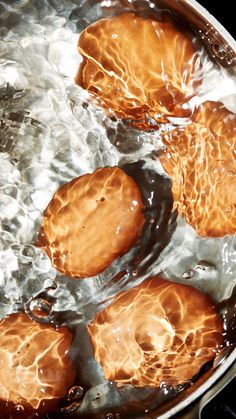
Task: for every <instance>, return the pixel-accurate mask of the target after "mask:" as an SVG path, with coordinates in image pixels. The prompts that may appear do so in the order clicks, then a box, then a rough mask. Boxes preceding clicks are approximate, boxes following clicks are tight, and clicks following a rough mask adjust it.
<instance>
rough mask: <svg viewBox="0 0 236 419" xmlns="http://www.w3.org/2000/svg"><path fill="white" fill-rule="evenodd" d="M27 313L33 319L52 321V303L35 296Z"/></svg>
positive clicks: (44, 321)
mask: <svg viewBox="0 0 236 419" xmlns="http://www.w3.org/2000/svg"><path fill="white" fill-rule="evenodd" d="M27 313H28V315H29V316H30V317H31V318H32V320H34V321H36V322H39V323H47V322H50V321H51V313H52V305H51V304H50V303H49V302H48V301H47V300H44V299H43V298H34V299H32V300H31V301H30V302H29V304H28V307H27Z"/></svg>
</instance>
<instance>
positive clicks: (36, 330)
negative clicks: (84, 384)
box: [0, 313, 75, 419]
mask: <svg viewBox="0 0 236 419" xmlns="http://www.w3.org/2000/svg"><path fill="white" fill-rule="evenodd" d="M71 342H72V335H71V334H70V333H69V331H68V329H67V328H66V327H61V328H59V329H57V330H56V329H54V328H53V327H52V326H51V325H46V324H39V323H35V322H34V321H32V320H31V319H30V318H29V317H28V315H27V314H25V313H14V314H11V315H9V316H7V317H5V318H4V319H3V320H2V321H1V322H0V412H1V417H6V418H8V417H9V418H14V419H15V418H18V417H23V418H24V419H27V418H32V417H39V416H41V415H43V414H46V413H49V412H51V411H53V410H54V409H56V408H57V407H58V402H59V400H60V399H61V398H63V397H64V396H65V395H66V394H67V392H68V391H69V389H70V387H71V386H72V384H73V381H74V378H75V372H74V369H73V367H72V364H71V361H70V358H69V354H68V352H69V349H70V346H71Z"/></svg>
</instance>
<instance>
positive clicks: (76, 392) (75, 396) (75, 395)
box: [66, 386, 84, 402]
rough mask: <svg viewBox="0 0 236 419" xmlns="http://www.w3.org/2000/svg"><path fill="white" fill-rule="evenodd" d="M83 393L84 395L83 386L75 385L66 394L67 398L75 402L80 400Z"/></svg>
mask: <svg viewBox="0 0 236 419" xmlns="http://www.w3.org/2000/svg"><path fill="white" fill-rule="evenodd" d="M83 395H84V389H83V387H80V386H74V387H71V389H70V390H69V392H68V394H67V396H66V400H67V401H73V402H75V401H78V400H80V399H81V398H82V397H83Z"/></svg>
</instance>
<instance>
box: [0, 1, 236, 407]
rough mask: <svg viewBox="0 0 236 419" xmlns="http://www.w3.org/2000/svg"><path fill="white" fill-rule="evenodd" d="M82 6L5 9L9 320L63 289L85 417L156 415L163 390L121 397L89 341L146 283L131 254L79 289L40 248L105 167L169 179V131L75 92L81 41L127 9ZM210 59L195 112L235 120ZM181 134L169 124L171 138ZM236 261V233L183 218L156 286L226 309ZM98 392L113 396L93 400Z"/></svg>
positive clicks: (1, 297) (2, 97)
mask: <svg viewBox="0 0 236 419" xmlns="http://www.w3.org/2000/svg"><path fill="white" fill-rule="evenodd" d="M76 3H78V2H76V1H75V2H73V1H69V0H63V1H60V2H57V1H53V0H51V1H48V2H44V1H21V2H18V1H16V2H14V1H11V2H7V1H6V2H2V3H1V5H0V28H1V29H0V34H1V36H2V40H1V41H0V51H1V52H0V70H1V71H0V106H1V109H0V128H1V139H0V169H1V170H0V221H1V224H0V301H1V304H0V317H1V318H3V317H4V316H5V315H6V314H8V313H11V312H14V311H17V310H19V309H21V308H23V304H24V303H26V302H27V301H28V300H29V298H32V297H33V296H36V295H37V294H38V293H40V292H41V290H43V289H44V288H45V287H49V286H50V285H52V283H53V281H56V282H57V283H58V286H57V288H56V289H51V288H50V289H49V290H48V291H47V295H48V296H50V298H51V300H52V301H53V316H54V318H55V321H57V320H60V322H62V323H65V324H67V323H70V324H73V325H76V327H77V333H76V339H75V345H74V349H73V356H74V358H77V357H78V356H80V359H81V360H82V361H83V363H84V364H83V365H84V369H85V370H84V371H81V375H82V377H83V378H84V381H85V382H86V384H87V386H88V387H89V388H90V390H89V391H88V392H87V394H86V396H85V399H84V401H83V404H82V405H81V410H82V411H84V412H86V411H91V412H94V411H101V410H102V409H103V408H104V406H105V407H106V408H109V407H110V405H109V400H111V399H112V400H113V403H114V406H121V405H122V404H123V403H124V404H125V403H126V402H127V399H128V400H129V403H130V404H131V405H132V403H133V404H135V401H136V400H141V399H143V398H144V399H145V397H146V398H147V399H148V402H147V405H148V406H149V405H150V397H151V400H152V402H153V406H155V403H156V404H157V402H156V401H155V400H156V393H155V392H154V391H151V390H147V391H146V390H145V391H143V392H142V394H141V392H139V391H136V390H134V389H127V390H117V389H116V388H114V387H113V386H112V385H111V384H109V383H108V382H106V381H105V380H104V376H103V373H102V370H101V368H100V367H99V365H98V364H97V363H96V361H95V360H94V357H93V353H92V349H91V347H90V343H89V339H88V337H87V336H86V333H85V331H84V330H85V323H87V322H89V321H91V320H92V318H93V317H94V315H95V314H96V313H97V312H98V311H99V310H100V309H101V308H102V307H104V306H106V305H108V304H109V301H108V299H109V297H113V296H114V295H115V294H116V293H117V292H118V291H119V292H120V291H123V290H126V289H128V288H131V287H133V286H134V285H135V284H138V283H140V282H141V281H142V280H143V278H140V277H137V278H136V277H135V276H134V277H133V279H132V281H127V278H125V277H124V278H122V279H121V280H116V281H114V279H113V278H114V277H115V275H116V274H117V273H118V272H119V271H120V267H121V266H123V264H124V263H125V262H126V259H127V256H125V257H123V258H122V260H121V261H119V260H118V261H115V262H114V263H113V265H112V266H111V267H109V268H108V269H107V270H106V271H105V272H104V273H102V274H100V275H98V276H97V277H95V278H92V279H86V280H82V281H74V280H73V279H70V278H68V277H64V276H62V275H60V274H58V273H57V272H56V271H55V270H54V269H53V268H52V266H51V262H50V260H49V258H48V257H47V256H46V255H45V253H44V252H43V251H42V250H41V249H38V248H36V247H35V246H34V243H35V240H36V238H37V232H38V230H39V226H40V224H41V221H42V215H43V211H44V209H45V208H46V206H47V205H48V203H49V201H50V200H51V198H52V196H53V194H54V193H55V192H56V190H57V189H58V187H59V186H61V185H62V184H64V183H65V182H68V181H70V180H71V179H73V178H75V177H78V176H80V175H81V174H84V173H88V172H90V173H91V172H92V171H94V170H95V169H96V168H97V167H103V166H108V165H109V166H115V165H118V164H119V163H128V162H132V161H135V160H137V159H140V158H144V160H145V164H146V167H148V168H150V167H151V168H152V169H154V170H156V171H157V172H158V173H163V169H162V167H161V165H160V163H159V162H158V161H153V160H151V158H150V153H151V152H152V151H153V150H156V149H158V148H159V147H160V146H161V136H160V133H159V132H154V133H143V132H141V131H140V132H139V131H135V130H134V129H131V130H127V127H126V126H125V125H123V124H122V123H121V122H119V121H118V122H117V121H112V120H110V119H109V117H107V116H106V114H105V112H104V111H103V110H102V109H101V108H98V107H96V106H95V104H94V103H93V102H92V101H91V98H90V97H89V95H88V94H87V92H86V91H84V90H82V89H81V88H79V87H78V86H76V85H75V84H74V77H75V75H76V73H77V70H78V67H79V65H80V62H81V57H80V56H79V55H78V53H77V42H78V34H79V32H80V31H81V30H82V29H84V28H85V27H86V26H87V25H88V24H90V23H92V22H94V21H96V20H97V19H98V18H100V17H101V16H103V15H109V14H112V13H117V12H118V11H119V10H121V9H120V8H119V1H116V2H101V3H98V4H96V2H95V1H94V2H88V1H82V2H79V3H80V5H79V6H78V4H76ZM144 3H145V5H147V6H148V4H149V2H148V1H147V2H146V1H145V2H143V4H144ZM111 4H114V8H110V5H111ZM134 5H137V2H133V3H130V2H127V5H126V6H127V8H128V7H129V8H131V9H132V7H133V6H134ZM201 54H202V62H203V68H204V70H205V73H204V79H203V84H202V86H201V89H200V94H199V96H198V97H197V98H193V99H192V100H191V102H190V104H191V106H192V108H193V109H194V107H195V106H196V105H197V104H199V103H201V102H203V101H205V100H221V101H223V103H224V104H225V106H226V107H228V108H229V109H230V110H232V111H234V112H235V111H236V109H235V108H234V105H235V95H236V85H235V83H234V81H233V78H232V77H231V75H230V74H229V73H228V72H227V71H226V70H223V69H221V70H219V68H218V67H216V66H214V64H213V63H212V62H211V61H210V60H209V58H208V57H207V56H205V54H204V53H203V52H201ZM172 122H173V123H175V124H176V123H178V124H180V125H185V124H186V123H188V121H187V120H181V119H180V120H174V121H172ZM172 127H173V125H172V124H171V123H170V124H167V125H165V129H166V130H170V129H171V128H172ZM124 138H125V139H126V141H125V142H124V141H123V140H124ZM235 262H236V237H235V235H232V236H228V237H222V238H219V239H213V238H211V239H205V238H201V237H198V236H197V235H196V233H195V231H194V229H193V228H192V227H190V226H189V225H187V224H186V223H185V221H184V220H183V219H179V220H178V225H177V228H176V231H175V233H174V234H173V236H172V239H171V242H170V243H169V245H168V246H167V247H166V248H165V249H164V251H163V252H162V253H161V255H160V257H159V258H158V259H157V260H156V262H155V263H154V264H153V266H152V268H150V269H149V271H148V272H146V274H145V276H147V275H150V274H157V273H159V272H160V271H161V272H162V274H163V275H164V276H166V277H169V278H171V279H172V280H175V281H176V282H181V283H187V284H189V285H193V286H195V287H196V288H198V289H200V290H201V291H203V292H206V293H209V294H210V295H211V296H212V297H213V298H214V299H215V300H216V301H217V302H219V301H221V300H222V299H224V298H228V297H229V296H230V295H231V292H232V290H233V287H234V285H235V279H236V263H235ZM81 334H82V335H81ZM78 336H79V337H80V338H78ZM81 336H82V338H81ZM79 342H80V348H81V347H82V350H81V352H80V354H79V355H78V343H79ZM76 348H77V349H76ZM85 371H86V373H85ZM98 389H99V391H100V394H101V397H100V398H99V400H98V401H96V402H93V398H94V397H95V395H96V392H97V391H98ZM170 393H171V392H170ZM144 404H145V403H144ZM99 409H100V410H99Z"/></svg>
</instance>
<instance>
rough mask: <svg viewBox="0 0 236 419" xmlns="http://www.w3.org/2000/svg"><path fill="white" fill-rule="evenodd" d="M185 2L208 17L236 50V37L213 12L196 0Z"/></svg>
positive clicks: (204, 16)
mask: <svg viewBox="0 0 236 419" xmlns="http://www.w3.org/2000/svg"><path fill="white" fill-rule="evenodd" d="M184 3H187V4H188V5H189V7H190V8H192V9H193V10H195V11H196V12H200V13H201V15H202V16H203V18H204V19H206V18H207V20H208V21H209V22H210V23H212V25H213V26H214V27H215V28H216V29H217V30H218V31H219V32H220V34H221V35H222V36H223V37H224V38H225V39H227V41H228V43H229V44H230V46H231V47H232V48H233V50H234V51H235V52H236V41H235V40H234V38H233V37H232V36H231V35H230V33H229V32H228V31H227V30H226V29H225V28H224V26H222V25H221V23H220V22H219V21H218V20H217V19H216V18H215V17H214V16H213V15H212V14H211V13H209V12H208V10H207V9H205V7H203V6H202V5H201V4H199V3H198V2H197V1H196V0H185V1H184ZM193 13H194V12H193Z"/></svg>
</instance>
